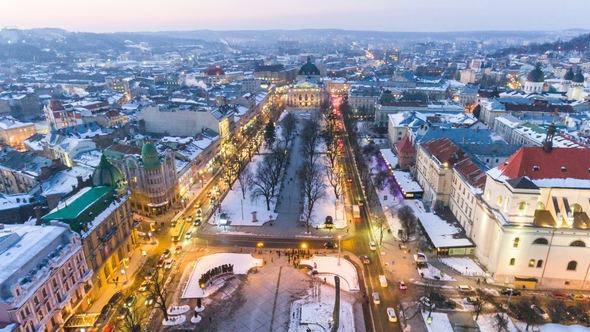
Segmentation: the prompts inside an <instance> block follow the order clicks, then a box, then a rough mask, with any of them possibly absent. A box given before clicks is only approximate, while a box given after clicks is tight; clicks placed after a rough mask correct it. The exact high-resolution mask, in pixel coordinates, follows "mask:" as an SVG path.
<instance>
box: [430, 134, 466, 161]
mask: <svg viewBox="0 0 590 332" xmlns="http://www.w3.org/2000/svg"><path fill="white" fill-rule="evenodd" d="M421 145H422V146H423V147H424V148H425V149H426V151H428V153H430V155H432V156H435V157H436V158H437V159H438V160H439V161H440V162H441V163H447V164H448V166H449V167H451V166H453V165H454V164H455V163H456V162H458V161H460V160H462V159H463V158H467V156H466V154H465V152H464V151H463V150H461V149H459V147H458V146H456V145H455V144H454V143H453V142H452V141H451V140H450V139H448V138H446V137H443V138H439V139H435V140H432V141H428V142H425V143H422V144H421Z"/></svg>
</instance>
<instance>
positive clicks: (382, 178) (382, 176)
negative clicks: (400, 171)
mask: <svg viewBox="0 0 590 332" xmlns="http://www.w3.org/2000/svg"><path fill="white" fill-rule="evenodd" d="M390 177H391V174H390V173H389V170H381V171H379V172H378V173H377V174H375V176H374V177H373V183H375V187H377V189H379V190H383V189H385V186H387V184H388V181H389V178H390Z"/></svg>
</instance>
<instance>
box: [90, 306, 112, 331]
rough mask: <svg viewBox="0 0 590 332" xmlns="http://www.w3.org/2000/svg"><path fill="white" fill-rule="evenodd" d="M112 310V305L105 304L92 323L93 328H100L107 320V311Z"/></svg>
mask: <svg viewBox="0 0 590 332" xmlns="http://www.w3.org/2000/svg"><path fill="white" fill-rule="evenodd" d="M112 308H113V304H110V303H107V304H105V305H104V306H103V307H102V309H101V310H100V314H99V315H98V318H97V319H96V321H95V322H94V327H97V326H100V325H101V324H102V323H104V322H106V321H107V319H108V318H109V311H110V310H111V309H112Z"/></svg>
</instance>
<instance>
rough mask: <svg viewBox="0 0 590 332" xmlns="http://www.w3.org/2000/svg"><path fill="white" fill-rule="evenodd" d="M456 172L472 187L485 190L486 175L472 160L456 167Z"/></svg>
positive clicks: (465, 160) (462, 162) (464, 161)
mask: <svg viewBox="0 0 590 332" xmlns="http://www.w3.org/2000/svg"><path fill="white" fill-rule="evenodd" d="M455 172H457V173H459V174H460V175H461V176H462V177H463V178H464V179H465V180H466V181H467V183H469V184H470V185H471V186H472V187H475V188H480V189H482V190H483V189H484V187H485V185H486V173H485V172H484V171H482V170H481V168H479V167H477V165H475V164H474V163H473V162H472V161H471V159H468V158H466V159H464V160H463V161H461V162H460V163H458V164H457V165H455Z"/></svg>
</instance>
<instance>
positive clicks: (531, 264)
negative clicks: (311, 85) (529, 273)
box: [529, 259, 535, 267]
mask: <svg viewBox="0 0 590 332" xmlns="http://www.w3.org/2000/svg"><path fill="white" fill-rule="evenodd" d="M533 266H535V260H534V259H531V260H530V261H529V267H533Z"/></svg>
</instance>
